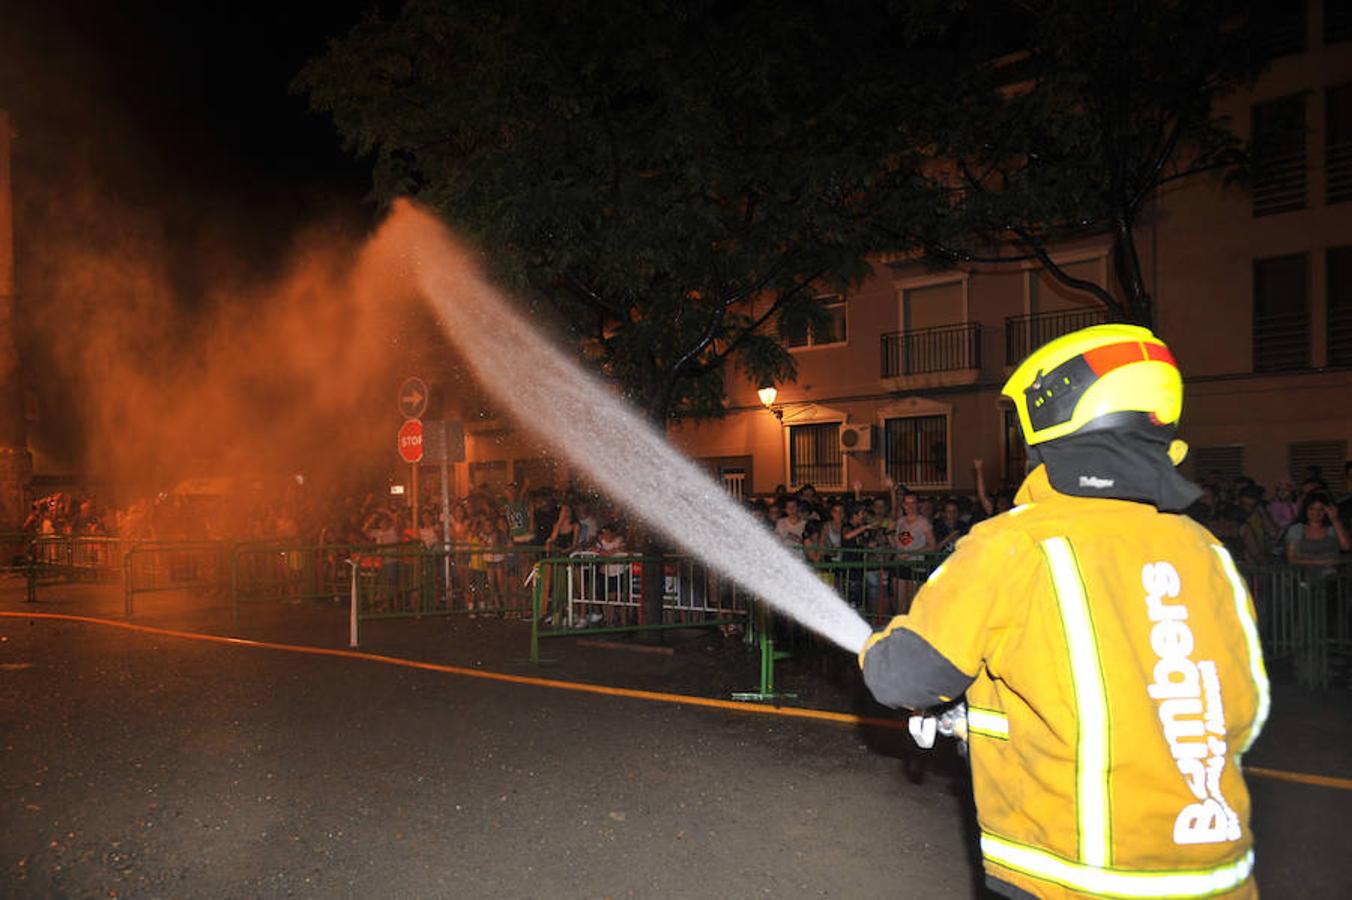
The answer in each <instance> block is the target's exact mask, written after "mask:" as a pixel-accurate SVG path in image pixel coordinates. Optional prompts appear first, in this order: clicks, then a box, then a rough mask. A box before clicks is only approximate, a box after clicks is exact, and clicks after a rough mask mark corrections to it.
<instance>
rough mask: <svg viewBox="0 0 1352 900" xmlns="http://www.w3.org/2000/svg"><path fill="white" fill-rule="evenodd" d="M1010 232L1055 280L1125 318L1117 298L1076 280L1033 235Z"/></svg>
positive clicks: (1097, 287)
mask: <svg viewBox="0 0 1352 900" xmlns="http://www.w3.org/2000/svg"><path fill="white" fill-rule="evenodd" d="M1010 231H1012V232H1013V233H1014V234H1015V235H1016V236H1017V237H1018V239H1019V242H1020V243H1021V244H1023V245H1024V246H1025V247H1027V248H1028V249H1029V250H1031V251H1033V255H1034V256H1035V257H1037V259H1038V261H1039V262H1041V263H1042V267H1043V268H1044V269H1045V270H1046V271H1047V272H1048V273H1049V274H1050V275H1051V276H1052V277H1053V278H1055V279H1056V280H1057V281H1059V282H1061V284H1063V285H1065V286H1066V287H1068V288H1070V289H1071V290H1075V291H1083V292H1085V293H1087V294H1089V295H1090V296H1092V297H1094V298H1096V299H1097V300H1098V301H1099V302H1100V303H1102V304H1103V305H1104V306H1105V307H1107V308H1108V309H1109V310H1113V311H1114V312H1116V314H1117V315H1118V317H1119V318H1121V317H1122V316H1123V313H1124V312H1125V310H1124V309H1123V307H1122V304H1121V303H1119V302H1118V301H1117V298H1116V297H1114V296H1113V295H1112V294H1110V293H1108V292H1107V291H1106V290H1104V289H1103V288H1101V287H1099V286H1098V285H1097V284H1094V282H1092V281H1085V280H1084V279H1083V278H1076V277H1075V276H1073V275H1071V274H1070V273H1068V272H1066V271H1065V270H1064V269H1062V268H1061V266H1060V265H1058V264H1057V263H1056V261H1055V260H1053V259H1052V258H1051V255H1050V254H1048V253H1047V251H1046V249H1045V248H1043V246H1042V244H1041V242H1040V241H1038V239H1037V238H1035V237H1033V236H1032V235H1031V234H1028V233H1027V232H1025V231H1023V230H1022V229H1020V228H1016V227H1013V226H1010Z"/></svg>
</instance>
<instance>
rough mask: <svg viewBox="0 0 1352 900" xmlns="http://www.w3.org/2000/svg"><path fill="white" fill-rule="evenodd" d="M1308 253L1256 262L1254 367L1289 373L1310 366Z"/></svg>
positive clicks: (1258, 369)
mask: <svg viewBox="0 0 1352 900" xmlns="http://www.w3.org/2000/svg"><path fill="white" fill-rule="evenodd" d="M1309 268H1310V266H1309V255H1308V254H1306V253H1295V254H1292V255H1291V256H1275V257H1272V258H1271V259H1259V260H1255V261H1254V264H1253V370H1254V371H1255V372H1289V371H1292V370H1296V369H1305V368H1309V365H1310V303H1309V292H1308V282H1309Z"/></svg>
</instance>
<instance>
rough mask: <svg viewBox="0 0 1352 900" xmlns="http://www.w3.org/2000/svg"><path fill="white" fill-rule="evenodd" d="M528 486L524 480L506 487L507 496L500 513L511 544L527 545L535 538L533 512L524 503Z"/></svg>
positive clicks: (530, 507)
mask: <svg viewBox="0 0 1352 900" xmlns="http://www.w3.org/2000/svg"><path fill="white" fill-rule="evenodd" d="M529 484H530V482H529V481H528V480H526V479H522V481H521V483H520V484H517V483H516V482H515V481H513V482H512V483H511V484H509V485H507V494H506V496H505V497H504V498H503V501H502V513H503V515H504V516H506V517H507V530H508V533H509V534H510V535H511V537H512V543H513V544H529V543H530V542H531V540H532V539H533V538H534V536H535V522H534V512H535V510H534V508H533V507H532V506H531V505H530V504H528V503H527V502H526V487H527V485H529Z"/></svg>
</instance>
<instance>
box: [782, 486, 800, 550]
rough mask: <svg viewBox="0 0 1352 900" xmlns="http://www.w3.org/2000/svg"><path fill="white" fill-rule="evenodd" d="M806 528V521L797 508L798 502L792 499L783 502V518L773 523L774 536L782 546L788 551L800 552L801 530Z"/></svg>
mask: <svg viewBox="0 0 1352 900" xmlns="http://www.w3.org/2000/svg"><path fill="white" fill-rule="evenodd" d="M806 526H807V519H804V518H803V516H802V515H801V513H800V510H799V507H798V501H797V500H796V499H794V498H793V497H790V498H789V499H787V500H785V501H784V516H783V518H781V519H780V520H779V521H777V522H775V534H777V535H779V539H780V540H781V541H783V542H784V545H785V546H786V547H788V548H790V549H796V550H801V549H802V546H803V529H804V528H805V527H806Z"/></svg>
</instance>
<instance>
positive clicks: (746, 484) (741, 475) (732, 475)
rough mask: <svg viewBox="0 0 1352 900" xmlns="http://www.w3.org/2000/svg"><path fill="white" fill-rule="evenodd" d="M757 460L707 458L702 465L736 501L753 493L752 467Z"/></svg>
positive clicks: (721, 457)
mask: <svg viewBox="0 0 1352 900" xmlns="http://www.w3.org/2000/svg"><path fill="white" fill-rule="evenodd" d="M754 462H755V460H754V459H753V458H752V457H750V456H706V457H703V458H701V459H700V463H702V464H703V466H704V467H705V468H706V469H707V470H708V471H709V474H710V475H712V476H713V477H714V479H715V480H717V481H718V483H719V484H721V485H723V490H725V491H727V492H728V496H730V497H732V498H733V499H734V500H743V499H745V498H746V495H747V494H748V493H750V491H751V467H752V464H753V463H754Z"/></svg>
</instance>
